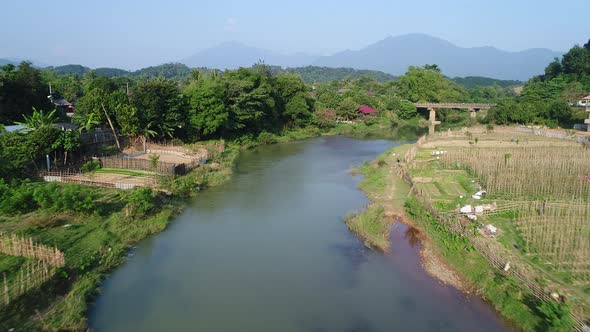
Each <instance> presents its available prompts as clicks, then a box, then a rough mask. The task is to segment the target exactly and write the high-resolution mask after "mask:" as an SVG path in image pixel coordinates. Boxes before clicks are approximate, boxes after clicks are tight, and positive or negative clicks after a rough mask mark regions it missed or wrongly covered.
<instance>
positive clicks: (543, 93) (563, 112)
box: [488, 46, 590, 127]
mask: <svg viewBox="0 0 590 332" xmlns="http://www.w3.org/2000/svg"><path fill="white" fill-rule="evenodd" d="M588 90H590V50H588V49H587V48H586V47H580V46H574V47H573V48H572V49H570V50H569V52H567V53H566V54H565V55H564V56H563V58H562V59H561V61H560V60H559V59H555V60H554V61H553V62H551V63H550V64H549V65H548V66H547V67H546V68H545V74H544V75H542V76H538V77H535V78H533V79H531V80H530V81H529V82H527V84H526V85H525V86H524V88H523V90H522V94H521V96H520V97H518V98H514V99H511V100H504V101H501V102H500V103H498V107H497V108H496V109H495V110H492V111H491V112H490V113H489V115H488V120H489V121H493V122H495V123H498V124H508V123H536V124H542V125H547V126H549V127H555V126H558V125H559V126H562V127H571V126H572V125H573V124H574V122H576V121H580V119H578V118H577V117H576V116H575V115H574V113H573V111H572V109H571V107H570V106H569V104H570V103H572V104H573V103H575V102H576V101H577V100H578V98H579V97H581V96H582V95H583V94H584V93H585V92H587V91H588Z"/></svg>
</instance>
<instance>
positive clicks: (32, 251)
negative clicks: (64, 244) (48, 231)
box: [0, 234, 65, 267]
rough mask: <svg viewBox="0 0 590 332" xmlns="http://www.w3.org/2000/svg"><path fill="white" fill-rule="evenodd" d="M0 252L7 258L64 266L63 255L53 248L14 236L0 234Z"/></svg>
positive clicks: (30, 239)
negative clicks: (28, 259)
mask: <svg viewBox="0 0 590 332" xmlns="http://www.w3.org/2000/svg"><path fill="white" fill-rule="evenodd" d="M0 252H1V253H3V254H5V255H9V256H21V257H27V258H32V259H36V260H39V261H42V262H45V263H47V264H49V265H51V266H55V267H63V266H64V265H65V257H64V253H63V252H61V251H59V250H58V249H57V248H55V247H49V246H46V245H42V244H35V243H34V242H33V239H32V238H25V237H19V236H17V235H15V234H11V235H7V234H0Z"/></svg>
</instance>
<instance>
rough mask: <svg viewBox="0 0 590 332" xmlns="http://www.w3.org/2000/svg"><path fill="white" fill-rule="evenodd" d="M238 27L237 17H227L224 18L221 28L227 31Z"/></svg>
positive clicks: (232, 30)
mask: <svg viewBox="0 0 590 332" xmlns="http://www.w3.org/2000/svg"><path fill="white" fill-rule="evenodd" d="M237 28H238V19H236V18H233V17H229V18H228V19H227V20H225V25H224V26H223V30H225V31H228V32H234V31H236V30H237Z"/></svg>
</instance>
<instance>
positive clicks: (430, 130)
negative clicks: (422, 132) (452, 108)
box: [428, 108, 440, 136]
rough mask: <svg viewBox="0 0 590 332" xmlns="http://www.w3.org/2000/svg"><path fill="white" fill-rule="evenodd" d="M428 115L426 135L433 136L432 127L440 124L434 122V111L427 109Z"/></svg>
mask: <svg viewBox="0 0 590 332" xmlns="http://www.w3.org/2000/svg"><path fill="white" fill-rule="evenodd" d="M428 110H429V111H430V115H429V116H428V123H429V124H428V135H430V136H432V135H434V127H435V126H436V125H439V124H440V121H436V110H435V109H434V108H429V109H428Z"/></svg>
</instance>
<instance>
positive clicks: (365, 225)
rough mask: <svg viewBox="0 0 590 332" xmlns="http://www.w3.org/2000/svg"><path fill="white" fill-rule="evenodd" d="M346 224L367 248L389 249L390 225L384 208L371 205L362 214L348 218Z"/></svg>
mask: <svg viewBox="0 0 590 332" xmlns="http://www.w3.org/2000/svg"><path fill="white" fill-rule="evenodd" d="M344 222H345V223H346V225H347V226H348V229H349V230H350V231H351V232H352V233H353V234H355V235H356V236H358V237H359V238H361V239H362V240H363V241H364V243H365V246H366V247H368V248H373V249H377V250H380V251H387V249H389V239H388V238H389V223H388V222H387V221H386V220H385V214H384V209H383V206H381V205H376V204H375V205H370V206H368V207H367V209H366V210H365V211H363V212H361V213H358V214H350V215H348V216H346V217H345V218H344Z"/></svg>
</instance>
